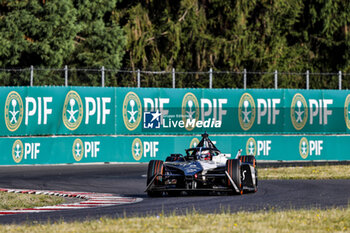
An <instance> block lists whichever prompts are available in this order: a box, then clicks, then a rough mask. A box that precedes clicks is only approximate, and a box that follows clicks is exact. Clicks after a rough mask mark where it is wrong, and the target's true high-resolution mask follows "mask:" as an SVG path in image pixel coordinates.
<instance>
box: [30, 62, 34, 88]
mask: <svg viewBox="0 0 350 233" xmlns="http://www.w3.org/2000/svg"><path fill="white" fill-rule="evenodd" d="M33 79H34V67H33V66H30V86H31V87H32V86H33Z"/></svg>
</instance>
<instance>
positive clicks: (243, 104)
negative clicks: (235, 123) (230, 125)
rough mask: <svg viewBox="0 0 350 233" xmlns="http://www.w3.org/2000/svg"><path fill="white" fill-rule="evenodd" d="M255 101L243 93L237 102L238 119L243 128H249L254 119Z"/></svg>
mask: <svg viewBox="0 0 350 233" xmlns="http://www.w3.org/2000/svg"><path fill="white" fill-rule="evenodd" d="M255 114H256V109H255V102H254V99H253V97H252V96H251V95H250V94H248V93H244V94H243V95H242V97H241V99H240V100H239V104H238V119H239V124H240V125H241V128H242V129H243V130H249V129H250V128H251V127H252V126H253V124H254V121H255Z"/></svg>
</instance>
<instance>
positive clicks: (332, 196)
mask: <svg viewBox="0 0 350 233" xmlns="http://www.w3.org/2000/svg"><path fill="white" fill-rule="evenodd" d="M146 172H147V164H136V165H126V164H117V165H111V164H105V165H65V166H63V165H60V166H16V167H0V187H1V188H18V189H37V190H56V191H58V190H60V191H79V192H100V193H101V192H102V193H114V194H119V195H121V196H129V197H139V198H143V201H142V202H139V203H135V204H128V205H119V206H110V207H100V208H89V209H80V210H64V211H55V212H45V213H31V214H17V215H7V216H0V224H8V223H17V224H18V223H33V222H34V223H36V222H47V221H50V222H56V221H76V220H79V221H80V220H87V219H98V218H100V217H103V216H106V217H124V216H131V217H132V216H148V215H158V214H160V213H165V214H172V213H176V214H186V212H191V211H193V210H196V211H197V212H200V213H221V212H222V211H223V210H226V211H228V210H229V211H231V212H235V211H240V210H247V211H255V210H270V209H273V210H276V209H277V210H279V209H290V208H294V209H299V208H332V207H345V208H346V207H348V206H349V200H350V180H259V190H258V192H257V193H253V194H244V195H242V196H240V195H233V196H230V195H215V194H206V195H196V196H187V195H183V196H180V197H161V198H148V197H147V195H146V193H145V192H144V190H145V187H146V177H145V174H146ZM28 195H29V194H28Z"/></svg>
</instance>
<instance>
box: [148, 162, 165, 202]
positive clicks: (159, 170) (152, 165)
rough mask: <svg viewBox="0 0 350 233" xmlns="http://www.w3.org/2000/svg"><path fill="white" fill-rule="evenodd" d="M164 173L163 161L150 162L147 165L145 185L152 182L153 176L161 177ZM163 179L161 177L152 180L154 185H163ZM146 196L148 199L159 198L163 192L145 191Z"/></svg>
mask: <svg viewBox="0 0 350 233" xmlns="http://www.w3.org/2000/svg"><path fill="white" fill-rule="evenodd" d="M163 173H164V166H163V161H161V160H151V161H150V162H149V163H148V171H147V185H149V183H150V182H151V181H152V179H153V178H154V176H155V175H163ZM163 183H164V182H163V178H162V176H159V177H156V178H155V180H154V185H163ZM147 194H148V196H150V197H160V196H162V194H163V192H160V191H152V190H148V191H147Z"/></svg>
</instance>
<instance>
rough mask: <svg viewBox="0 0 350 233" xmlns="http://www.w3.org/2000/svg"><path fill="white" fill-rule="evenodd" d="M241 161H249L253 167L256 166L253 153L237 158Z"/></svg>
mask: <svg viewBox="0 0 350 233" xmlns="http://www.w3.org/2000/svg"><path fill="white" fill-rule="evenodd" d="M238 159H239V160H241V162H242V163H250V164H252V165H253V167H256V159H255V156H254V155H241V156H239V158H238Z"/></svg>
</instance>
